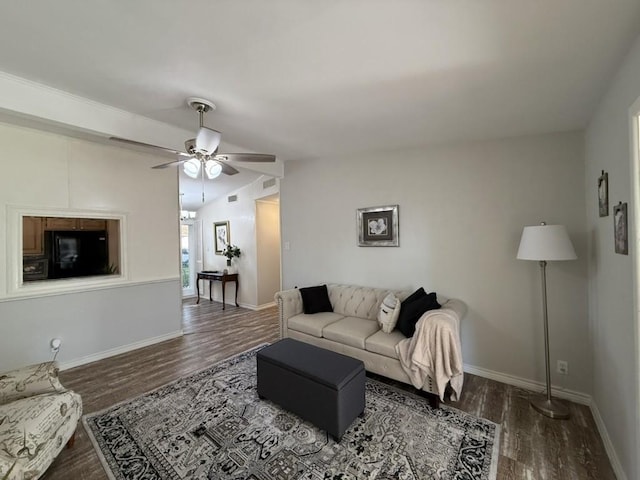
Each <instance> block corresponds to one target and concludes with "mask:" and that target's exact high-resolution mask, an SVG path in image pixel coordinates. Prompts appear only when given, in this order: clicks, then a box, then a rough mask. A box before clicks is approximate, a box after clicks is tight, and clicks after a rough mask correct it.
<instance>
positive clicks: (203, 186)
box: [200, 114, 204, 203]
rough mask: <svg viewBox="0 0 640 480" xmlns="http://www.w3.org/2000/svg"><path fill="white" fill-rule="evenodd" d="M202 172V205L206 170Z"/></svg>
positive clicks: (202, 169)
mask: <svg viewBox="0 0 640 480" xmlns="http://www.w3.org/2000/svg"><path fill="white" fill-rule="evenodd" d="M201 115H202V114H201ZM200 171H201V172H202V203H204V168H201V169H200Z"/></svg>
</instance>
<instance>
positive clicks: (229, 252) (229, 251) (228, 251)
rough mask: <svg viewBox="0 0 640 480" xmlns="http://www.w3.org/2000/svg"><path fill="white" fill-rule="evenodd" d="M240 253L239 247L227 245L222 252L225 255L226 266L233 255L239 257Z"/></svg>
mask: <svg viewBox="0 0 640 480" xmlns="http://www.w3.org/2000/svg"><path fill="white" fill-rule="evenodd" d="M240 253H241V252H240V249H239V248H238V247H237V246H235V245H227V248H225V249H224V250H223V252H222V254H223V255H224V256H225V257H227V267H230V266H231V260H233V258H234V257H239V256H240Z"/></svg>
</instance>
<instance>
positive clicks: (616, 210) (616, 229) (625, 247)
mask: <svg viewBox="0 0 640 480" xmlns="http://www.w3.org/2000/svg"><path fill="white" fill-rule="evenodd" d="M613 238H614V242H615V246H616V247H615V248H616V253H621V254H622V255H629V235H628V228H627V204H626V203H622V202H620V203H618V205H616V206H614V207H613Z"/></svg>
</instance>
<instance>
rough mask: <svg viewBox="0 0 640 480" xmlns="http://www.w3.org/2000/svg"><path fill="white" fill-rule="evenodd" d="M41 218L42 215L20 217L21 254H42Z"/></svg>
mask: <svg viewBox="0 0 640 480" xmlns="http://www.w3.org/2000/svg"><path fill="white" fill-rule="evenodd" d="M43 220H44V219H43V218H42V217H22V253H23V255H42V254H43V253H44V242H43V241H42V240H43V223H44V222H43Z"/></svg>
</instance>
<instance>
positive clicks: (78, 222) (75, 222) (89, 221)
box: [44, 217, 107, 230]
mask: <svg viewBox="0 0 640 480" xmlns="http://www.w3.org/2000/svg"><path fill="white" fill-rule="evenodd" d="M44 229H45V230H106V229H107V221H106V220H101V219H98V218H70V217H46V218H45V227H44Z"/></svg>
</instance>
